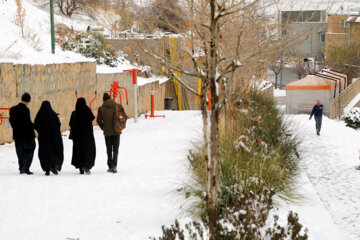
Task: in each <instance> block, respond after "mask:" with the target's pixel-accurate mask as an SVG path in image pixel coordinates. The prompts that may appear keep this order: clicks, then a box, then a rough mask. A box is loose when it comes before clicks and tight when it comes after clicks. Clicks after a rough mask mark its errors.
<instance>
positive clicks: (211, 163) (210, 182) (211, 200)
mask: <svg viewBox="0 0 360 240" xmlns="http://www.w3.org/2000/svg"><path fill="white" fill-rule="evenodd" d="M210 9H211V27H210V32H211V40H210V59H209V62H210V66H209V73H208V74H209V83H210V92H211V103H212V106H211V116H210V124H211V125H210V149H211V152H210V158H209V160H208V164H207V169H206V190H207V201H206V207H207V218H208V222H209V230H210V240H215V238H214V236H213V233H214V232H215V228H216V221H217V218H218V182H217V180H218V168H219V106H218V102H219V97H218V94H217V89H216V88H217V85H216V75H217V74H216V72H217V34H218V24H217V20H216V17H215V10H216V3H215V0H210Z"/></svg>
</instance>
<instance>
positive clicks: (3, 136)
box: [0, 62, 170, 144]
mask: <svg viewBox="0 0 360 240" xmlns="http://www.w3.org/2000/svg"><path fill="white" fill-rule="evenodd" d="M113 81H119V83H120V86H123V87H125V88H127V89H128V99H129V104H128V105H127V104H126V99H125V92H124V93H123V95H122V100H123V105H124V107H125V110H126V112H127V114H128V116H129V117H134V110H133V106H134V105H133V85H132V77H131V76H130V74H129V73H127V72H124V73H116V74H96V64H95V63H92V62H80V63H64V64H49V65H24V64H18V65H14V64H12V63H9V64H8V63H1V64H0V108H2V107H11V106H14V105H16V104H18V102H19V101H20V98H21V95H22V94H23V93H24V92H29V93H30V94H31V96H32V101H31V102H30V104H29V108H30V111H31V118H32V119H33V120H34V118H35V116H36V113H37V111H38V110H39V108H40V106H41V103H42V101H44V100H48V101H50V102H51V105H52V107H53V109H54V110H55V111H56V112H57V113H59V114H60V115H59V117H60V119H61V123H62V125H61V130H62V131H66V130H68V129H69V126H68V123H69V119H70V116H71V113H72V111H73V110H74V108H75V103H76V97H75V91H77V92H78V97H85V99H86V101H87V103H88V104H89V103H90V101H91V100H92V99H93V98H94V96H95V91H97V93H98V96H97V98H96V100H95V101H94V102H93V103H92V110H93V113H94V115H96V114H97V109H98V107H99V106H100V105H101V104H102V94H103V93H104V91H108V90H110V85H111V83H112V82H113ZM169 86H170V82H169V81H168V82H165V83H163V84H159V82H152V83H149V84H145V85H143V86H139V87H138V89H137V94H138V114H141V113H144V112H147V111H149V110H150V90H155V91H157V92H156V96H155V109H156V110H163V109H164V97H166V96H168V95H169V92H170V87H169ZM0 113H2V114H6V115H7V113H6V112H4V111H1V112H0ZM10 141H12V133H11V128H8V127H6V126H5V124H3V125H1V126H0V144H2V143H5V142H10Z"/></svg>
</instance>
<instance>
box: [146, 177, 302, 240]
mask: <svg viewBox="0 0 360 240" xmlns="http://www.w3.org/2000/svg"><path fill="white" fill-rule="evenodd" d="M254 184H256V182H254ZM229 191H230V192H231V193H229V194H230V195H232V196H235V198H234V199H233V206H232V207H231V208H227V209H226V210H225V211H223V212H222V214H221V215H220V218H219V220H218V221H217V226H216V229H215V232H214V233H213V236H214V238H215V239H221V240H235V239H239V240H240V239H241V240H263V239H269V240H270V239H274V240H275V239H276V240H285V239H293V240H306V239H308V236H307V230H306V229H305V231H303V226H302V225H301V224H300V223H299V217H298V215H297V214H296V213H293V212H289V214H288V218H287V224H286V225H285V226H281V225H279V223H278V220H279V217H278V216H276V215H274V217H273V224H272V225H267V224H268V219H269V215H270V211H271V209H272V208H273V205H272V198H273V195H274V191H272V190H268V189H265V188H264V189H263V191H262V193H261V194H258V195H256V194H254V193H251V194H250V195H248V196H246V197H245V196H244V195H242V194H241V188H237V187H234V188H233V189H229ZM162 231H163V236H162V237H160V238H158V239H159V240H175V239H176V240H177V239H179V240H182V239H191V240H205V239H208V235H209V228H208V226H207V224H206V221H205V220H204V221H202V222H196V221H193V222H191V223H188V224H185V228H182V227H181V225H180V224H179V222H178V221H175V224H174V225H172V226H170V227H165V226H162ZM152 239H153V240H156V238H152Z"/></svg>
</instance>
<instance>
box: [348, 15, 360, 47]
mask: <svg viewBox="0 0 360 240" xmlns="http://www.w3.org/2000/svg"><path fill="white" fill-rule="evenodd" d="M346 24H347V26H348V28H349V33H350V34H349V42H350V43H354V42H355V43H358V44H360V15H352V16H349V17H348V19H347V20H346Z"/></svg>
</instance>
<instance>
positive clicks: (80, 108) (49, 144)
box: [9, 93, 127, 175]
mask: <svg viewBox="0 0 360 240" xmlns="http://www.w3.org/2000/svg"><path fill="white" fill-rule="evenodd" d="M30 101H31V96H30V94H29V93H24V94H23V95H22V98H21V102H20V103H19V104H18V105H16V106H14V107H12V108H11V109H10V119H9V120H10V124H11V126H12V129H13V139H14V141H15V148H16V154H17V156H18V163H19V171H20V174H28V175H31V174H33V172H31V171H30V167H31V164H32V161H33V157H34V151H35V148H36V142H35V130H36V131H37V133H38V143H39V150H38V155H39V160H40V165H41V168H42V169H43V171H44V172H45V175H50V172H51V173H53V174H55V175H57V174H58V172H60V171H61V168H62V165H63V162H64V145H63V140H62V136H61V123H60V119H59V117H58V115H59V114H58V113H56V112H55V111H54V110H53V108H52V107H51V104H50V102H49V101H43V102H42V104H41V107H40V109H39V111H38V113H37V115H36V117H35V121H34V123H33V122H32V121H31V117H30V110H29V108H28V104H29V103H30ZM103 101H104V102H103V105H102V106H101V107H100V108H99V110H98V116H97V123H98V125H99V126H100V128H101V129H102V130H103V132H104V135H105V143H106V147H107V155H108V161H107V163H108V167H109V169H108V172H111V173H116V172H117V160H118V153H119V145H120V134H121V131H122V130H123V129H124V127H121V128H120V130H118V129H119V127H116V123H117V119H118V118H117V116H120V118H121V119H122V120H121V121H122V122H121V124H122V126H126V120H127V115H126V113H125V110H124V108H123V107H122V106H121V105H120V104H117V103H116V102H115V101H114V100H112V99H111V98H110V95H109V94H107V93H105V94H104V96H103ZM94 120H95V116H94V114H93V113H92V111H91V109H90V108H89V107H88V106H87V105H86V100H85V99H84V98H79V99H78V100H77V102H76V106H75V111H73V112H72V114H71V118H70V123H69V125H70V129H71V130H70V136H69V138H70V139H72V140H73V151H72V160H71V164H72V165H73V166H74V167H75V168H77V169H79V171H80V174H91V172H90V170H91V169H92V167H93V166H94V165H95V158H96V144H95V138H94V131H93V121H94Z"/></svg>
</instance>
